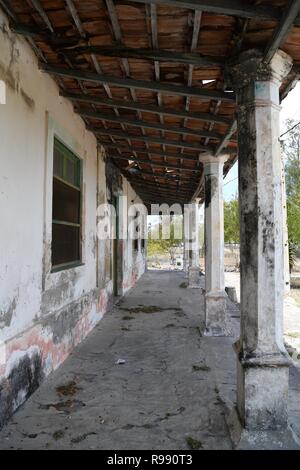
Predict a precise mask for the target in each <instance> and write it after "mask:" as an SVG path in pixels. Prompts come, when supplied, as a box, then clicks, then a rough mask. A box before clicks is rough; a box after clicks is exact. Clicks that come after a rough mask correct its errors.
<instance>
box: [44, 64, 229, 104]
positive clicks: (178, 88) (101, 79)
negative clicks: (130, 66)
mask: <svg viewBox="0 0 300 470" xmlns="http://www.w3.org/2000/svg"><path fill="white" fill-rule="evenodd" d="M40 69H41V70H42V71H43V72H47V73H49V74H50V75H57V76H59V77H64V78H74V79H75V80H82V81H87V82H93V83H101V84H103V83H106V84H109V85H112V86H119V87H125V88H136V89H138V90H148V91H154V92H161V93H167V94H169V95H178V96H193V97H197V98H199V99H202V100H210V99H216V100H218V99H220V100H222V101H229V102H234V101H235V94H234V93H233V92H224V91H218V90H210V89H203V88H195V87H192V86H190V87H188V86H184V85H173V84H169V83H165V82H153V81H151V80H134V79H132V78H120V77H115V76H111V75H102V74H97V73H93V72H86V71H84V70H78V69H68V68H62V67H53V66H51V65H48V64H40Z"/></svg>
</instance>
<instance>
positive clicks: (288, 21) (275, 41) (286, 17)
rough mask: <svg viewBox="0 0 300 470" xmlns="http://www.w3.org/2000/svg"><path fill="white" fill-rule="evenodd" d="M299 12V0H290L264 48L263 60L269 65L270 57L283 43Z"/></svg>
mask: <svg viewBox="0 0 300 470" xmlns="http://www.w3.org/2000/svg"><path fill="white" fill-rule="evenodd" d="M299 11H300V0H290V1H289V3H288V6H287V7H286V9H285V10H284V12H283V15H282V18H281V19H280V22H279V24H278V26H277V28H276V29H275V31H274V33H273V36H272V39H271V40H270V42H269V44H268V45H267V47H266V50H265V53H264V57H263V60H264V62H266V63H269V62H270V61H271V60H272V57H273V56H274V54H275V53H276V52H277V50H278V49H279V47H280V45H281V44H282V43H283V42H284V41H285V39H286V37H287V36H288V34H289V32H290V30H291V29H292V27H293V24H294V22H295V19H296V18H297V15H298V14H299Z"/></svg>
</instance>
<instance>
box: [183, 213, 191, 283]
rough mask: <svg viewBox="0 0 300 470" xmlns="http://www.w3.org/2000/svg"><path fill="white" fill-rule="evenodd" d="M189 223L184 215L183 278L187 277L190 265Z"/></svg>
mask: <svg viewBox="0 0 300 470" xmlns="http://www.w3.org/2000/svg"><path fill="white" fill-rule="evenodd" d="M188 239H189V221H188V217H187V216H186V214H183V271H184V273H185V277H188V272H189V265H190V252H189V240H188Z"/></svg>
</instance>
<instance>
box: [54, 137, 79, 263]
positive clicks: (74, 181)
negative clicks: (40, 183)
mask: <svg viewBox="0 0 300 470" xmlns="http://www.w3.org/2000/svg"><path fill="white" fill-rule="evenodd" d="M80 263H81V161H80V159H79V158H78V157H76V155H74V154H73V153H72V152H71V151H70V150H69V149H68V148H67V147H66V146H65V145H63V144H62V143H61V142H60V141H59V140H58V139H56V138H55V139H54V155H53V201H52V270H53V271H57V270H60V269H66V268H68V267H72V266H74V265H78V264H80Z"/></svg>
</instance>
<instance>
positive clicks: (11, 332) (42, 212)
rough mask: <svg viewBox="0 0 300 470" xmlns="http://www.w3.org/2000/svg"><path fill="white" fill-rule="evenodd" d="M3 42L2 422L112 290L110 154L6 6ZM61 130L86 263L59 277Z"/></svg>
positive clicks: (78, 337) (131, 268)
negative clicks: (77, 178) (56, 179)
mask: <svg viewBox="0 0 300 470" xmlns="http://www.w3.org/2000/svg"><path fill="white" fill-rule="evenodd" d="M0 44H1V47H0V80H3V81H4V82H5V84H6V104H4V105H0V214H1V230H0V348H1V350H0V427H1V426H2V425H3V424H4V423H5V422H6V421H7V420H8V419H9V417H10V416H11V414H12V413H13V412H14V411H15V410H16V409H17V408H18V407H19V406H20V405H21V404H22V403H23V402H24V401H25V400H26V399H27V398H28V397H29V396H30V395H31V394H32V393H33V392H34V390H35V389H36V388H37V387H38V386H39V384H40V383H41V381H42V380H43V379H44V378H45V377H46V376H47V375H48V374H49V373H50V372H51V371H53V370H54V369H55V368H57V367H58V366H59V365H60V364H61V363H62V362H63V361H64V360H65V359H66V358H67V356H68V355H69V354H70V352H71V351H72V349H73V348H74V347H75V346H76V345H77V344H78V343H80V341H82V339H83V338H84V337H85V336H86V335H87V334H88V333H89V332H90V331H91V330H92V328H93V327H94V326H95V325H96V324H97V323H98V322H99V321H100V320H101V318H102V316H103V314H104V313H105V312H106V310H107V308H108V305H109V302H110V299H111V298H112V289H113V287H112V280H111V272H110V271H111V270H110V257H111V246H110V242H109V241H106V242H100V241H99V240H98V239H97V232H96V222H97V218H96V208H97V205H98V204H100V203H102V202H107V181H106V163H105V161H104V153H103V150H101V149H100V150H99V149H97V143H96V139H95V137H94V136H93V135H92V134H91V133H89V132H88V131H86V129H85V125H84V122H83V121H82V120H81V118H80V117H79V116H77V115H76V114H74V112H73V107H72V105H71V103H70V102H68V101H67V100H65V99H64V98H62V97H60V96H59V90H58V87H57V85H56V83H55V81H54V80H53V79H52V78H50V77H49V76H47V75H45V74H44V73H42V72H40V71H39V70H38V62H37V59H36V56H35V55H34V53H33V51H32V50H31V48H30V47H29V45H28V44H27V42H26V41H25V40H23V39H21V38H20V37H17V36H16V35H14V34H13V33H11V32H10V31H9V28H8V26H7V19H6V17H5V16H4V15H3V14H2V13H1V11H0ZM54 135H56V136H58V137H59V138H60V139H61V140H62V141H63V142H64V143H65V144H66V145H67V146H69V147H70V149H71V150H72V151H74V152H75V153H76V154H77V155H78V157H79V158H81V159H82V166H83V237H82V238H83V239H82V252H83V256H82V258H83V259H82V261H83V265H82V266H78V267H76V268H73V269H69V270H65V271H61V272H58V273H51V219H52V161H53V158H52V155H53V138H54ZM122 186H123V189H122V191H123V193H122V194H123V195H126V194H127V193H128V192H129V193H130V196H129V200H130V198H131V199H132V198H136V195H135V193H134V192H133V191H132V189H131V187H130V185H129V184H128V183H127V181H126V180H124V178H123V179H122ZM101 243H102V245H101ZM131 247H132V243H131V241H124V242H122V250H123V259H126V260H127V264H126V271H124V273H122V293H123V292H125V291H126V290H128V289H129V288H130V287H132V286H133V285H134V283H135V282H136V280H137V279H138V278H139V276H140V275H141V274H142V273H143V271H144V269H145V260H144V257H143V256H142V255H141V254H140V255H139V256H138V257H135V258H133V257H132V254H131V251H130V250H131ZM3 352H4V353H3Z"/></svg>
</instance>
